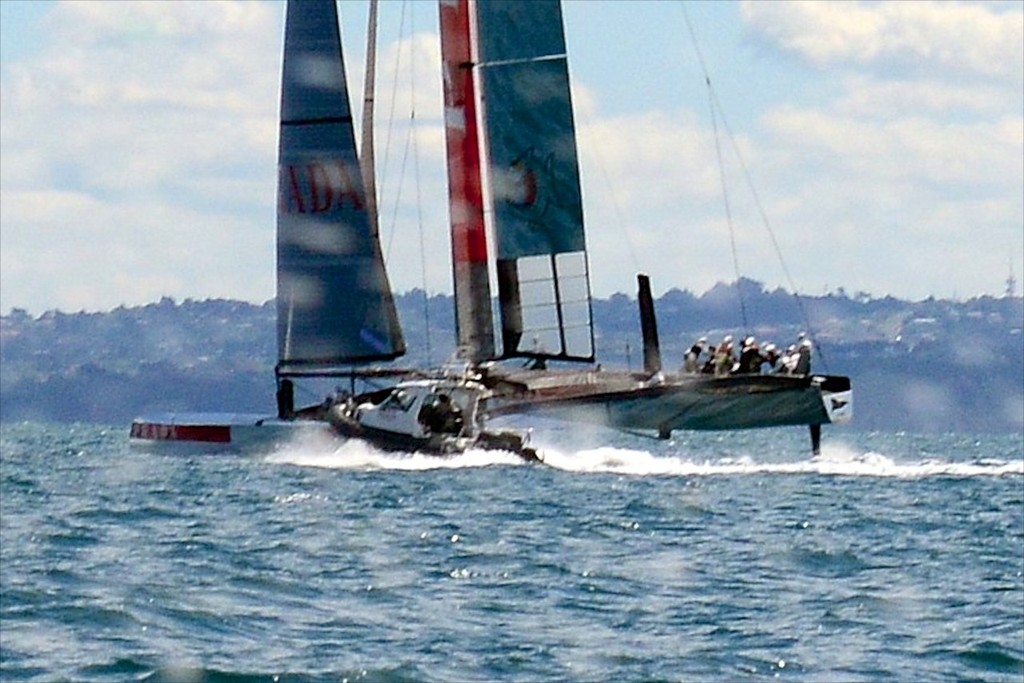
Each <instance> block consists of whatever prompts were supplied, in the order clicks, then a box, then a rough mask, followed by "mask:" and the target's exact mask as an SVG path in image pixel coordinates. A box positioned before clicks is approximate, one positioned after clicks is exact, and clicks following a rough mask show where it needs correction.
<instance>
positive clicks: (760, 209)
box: [714, 94, 828, 372]
mask: <svg viewBox="0 0 1024 683" xmlns="http://www.w3.org/2000/svg"><path fill="white" fill-rule="evenodd" d="M714 102H715V106H716V107H717V109H718V111H719V113H720V114H721V116H722V125H723V126H724V127H725V131H726V133H727V134H728V136H729V142H730V143H731V144H732V148H733V154H735V155H736V160H737V162H738V163H739V165H740V169H741V170H742V171H743V178H744V180H746V183H747V188H748V189H749V190H750V195H751V197H752V198H753V199H754V206H756V207H757V213H758V215H759V216H760V217H761V222H762V223H763V224H764V227H765V230H766V231H767V232H768V237H769V238H770V240H771V243H772V249H774V251H775V257H776V258H777V259H778V260H779V266H780V267H781V268H782V272H783V274H784V275H785V276H786V283H787V284H788V285H789V287H790V289H792V290H793V298H794V299H795V300H796V304H797V308H798V309H799V310H800V317H801V318H803V323H804V325H805V326H806V328H807V334H809V335H810V336H811V339H816V338H817V335H816V334H815V332H814V330H813V329H812V326H811V319H810V316H809V315H808V313H807V309H806V308H805V307H804V301H803V297H801V296H800V292H799V290H798V289H797V286H796V283H795V281H794V280H793V276H792V275H791V274H790V272H789V266H787V265H786V260H785V258H783V256H782V248H781V247H780V246H779V242H778V240H777V239H776V237H775V230H773V229H772V225H771V222H770V221H769V220H768V214H767V213H766V212H765V210H764V205H763V204H762V203H761V197H760V196H759V195H758V194H757V188H756V187H755V186H754V180H753V178H752V176H751V175H750V170H749V169H748V168H747V164H746V162H745V161H744V159H743V155H742V154H741V153H740V148H739V144H738V143H737V142H736V136H735V135H733V132H732V130H731V129H730V128H729V123H728V121H726V120H725V112H724V110H723V109H722V103H721V102H720V101H719V100H718V95H717V94H715V95H714ZM814 349H815V351H816V352H817V354H818V357H819V358H820V359H821V363H822V365H824V366H825V371H826V372H828V362H827V361H826V360H825V352H824V351H823V350H822V349H821V346H820V345H819V344H815V345H814Z"/></svg>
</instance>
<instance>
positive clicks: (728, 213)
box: [705, 79, 750, 336]
mask: <svg viewBox="0 0 1024 683" xmlns="http://www.w3.org/2000/svg"><path fill="white" fill-rule="evenodd" d="M705 82H706V83H707V85H708V108H709V109H710V110H711V129H712V130H713V131H714V132H715V155H716V156H717V157H718V177H719V180H720V181H721V183H722V201H723V202H724V203H725V222H726V224H727V225H728V226H729V246H730V247H731V248H732V267H733V270H734V271H735V273H736V297H737V298H738V299H739V300H740V316H741V317H742V319H743V335H744V336H749V334H750V324H749V323H748V322H747V304H746V302H745V301H744V300H743V283H742V282H741V280H740V259H739V255H738V253H737V251H736V228H735V226H734V225H733V222H732V209H731V208H730V206H729V188H728V186H727V185H726V182H725V162H724V161H723V160H722V144H721V142H720V140H719V136H718V117H717V116H715V97H714V92H713V91H712V89H711V80H710V79H705Z"/></svg>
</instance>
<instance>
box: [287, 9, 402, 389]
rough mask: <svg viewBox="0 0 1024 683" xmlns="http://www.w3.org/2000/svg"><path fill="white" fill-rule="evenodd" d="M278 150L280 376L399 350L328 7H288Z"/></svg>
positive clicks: (394, 354)
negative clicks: (368, 208)
mask: <svg viewBox="0 0 1024 683" xmlns="http://www.w3.org/2000/svg"><path fill="white" fill-rule="evenodd" d="M284 40H285V44H284V60H283V66H282V78H281V123H280V126H281V127H280V138H279V150H278V214H277V342H278V359H279V360H278V372H279V374H284V375H288V374H306V373H309V374H320V373H324V374H329V373H330V371H331V370H333V369H336V368H339V367H342V366H344V365H346V364H351V363H359V362H366V361H379V360H387V359H392V358H397V357H399V356H401V355H402V354H403V353H404V352H405V342H404V341H403V338H402V333H401V329H400V327H399V324H398V316H397V313H396V311H395V305H394V299H393V296H392V293H391V287H390V285H389V283H388V277H387V273H386V272H385V270H384V262H383V258H382V255H381V248H380V240H379V237H378V235H377V231H376V223H375V221H371V220H370V216H369V213H368V210H367V198H366V191H365V184H364V182H363V177H362V171H361V170H360V167H359V162H358V158H357V155H356V144H355V132H354V128H353V124H352V114H351V109H350V107H349V96H348V89H347V87H346V80H345V63H344V58H343V56H342V52H341V39H340V29H339V25H338V17H337V8H336V6H335V4H334V2H289V3H288V6H287V15H286V20H285V39H284Z"/></svg>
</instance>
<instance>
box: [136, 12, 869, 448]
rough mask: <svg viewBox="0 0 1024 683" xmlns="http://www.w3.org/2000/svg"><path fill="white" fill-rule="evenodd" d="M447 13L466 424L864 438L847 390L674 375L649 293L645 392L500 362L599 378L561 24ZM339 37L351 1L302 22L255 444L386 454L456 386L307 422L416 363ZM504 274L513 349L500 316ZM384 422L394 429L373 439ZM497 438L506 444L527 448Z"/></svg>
mask: <svg viewBox="0 0 1024 683" xmlns="http://www.w3.org/2000/svg"><path fill="white" fill-rule="evenodd" d="M439 7H440V25H441V47H442V63H443V68H444V74H443V75H444V86H445V125H446V143H447V150H448V168H449V200H450V217H451V248H452V263H453V280H454V286H455V299H456V313H457V315H456V322H457V327H458V332H459V342H460V350H461V353H462V358H463V359H464V360H465V361H467V363H468V369H469V371H470V374H468V375H466V376H465V377H463V379H461V380H459V381H458V385H459V386H458V388H459V390H460V391H464V392H466V393H467V394H468V395H470V396H471V399H472V400H471V401H468V402H467V403H466V405H465V406H462V407H463V409H464V412H465V413H467V414H473V415H480V416H486V415H496V414H500V413H503V412H515V413H530V412H544V413H545V414H549V415H553V416H557V417H563V418H566V419H569V420H575V421H579V420H583V421H595V422H600V423H602V424H606V425H610V426H613V427H621V428H631V429H652V430H656V431H657V432H658V433H659V434H660V435H663V436H667V435H668V434H671V431H672V430H673V429H744V428H754V427H767V426H778V425H796V424H806V425H810V426H811V427H812V436H813V437H814V443H815V445H817V435H816V434H817V432H816V429H817V428H818V427H819V426H820V425H821V424H824V423H828V422H833V421H839V420H844V419H848V418H849V416H850V414H851V410H852V404H851V400H850V398H851V393H850V384H849V379H848V378H845V377H827V376H810V375H805V376H800V377H793V376H789V377H774V376H740V377H724V378H712V377H698V376H684V375H665V374H663V373H661V372H660V359H659V358H658V354H657V350H656V348H657V339H656V337H657V335H656V326H655V325H654V321H653V303H652V302H651V301H650V292H649V287H647V288H643V287H642V288H641V299H643V301H642V304H644V305H642V311H643V313H642V317H643V318H645V319H644V325H643V327H644V329H645V342H646V343H647V345H648V348H647V349H645V361H646V362H645V370H644V372H642V373H632V372H627V371H606V370H604V371H603V370H601V369H600V366H597V367H592V366H591V367H584V368H583V369H579V365H577V366H574V367H572V368H568V369H566V368H564V367H563V368H559V369H557V370H544V369H540V368H539V365H540V364H538V365H537V366H535V367H534V368H533V369H523V368H520V367H512V366H511V364H505V365H502V364H492V363H490V362H485V361H496V360H502V359H508V358H513V357H527V358H534V359H536V360H538V361H539V360H548V359H555V360H566V361H588V362H589V361H593V360H594V358H595V353H594V333H593V318H592V313H591V295H590V275H589V269H588V264H587V256H586V239H585V235H584V229H583V210H582V201H581V193H580V179H579V170H578V161H577V150H576V138H575V125H574V121H573V114H572V104H571V100H570V92H569V80H568V67H567V58H566V50H565V40H564V31H563V26H562V14H561V6H560V4H559V2H558V0H531V1H530V2H516V1H514V0H478V1H477V2H473V3H470V2H469V0H439ZM373 14H374V13H373V12H371V16H372V15H373ZM340 37H341V36H340V30H339V25H338V16H337V8H336V5H335V1H334V0H301V1H298V0H291V1H290V2H289V3H288V5H287V14H286V29H285V50H284V60H283V68H282V86H281V128H280V143H279V144H280V147H279V164H278V238H277V240H278V241H277V258H278V262H277V278H278V292H277V306H278V325H277V326H278V351H279V356H278V363H277V367H276V374H277V376H278V379H279V406H278V419H276V420H275V419H273V418H270V419H262V418H261V419H260V420H258V421H257V422H255V423H254V424H255V425H256V426H259V425H270V424H274V425H286V424H289V423H290V422H292V421H297V420H296V418H308V419H307V420H306V421H307V422H308V421H314V422H315V421H320V422H321V423H323V422H324V421H328V422H331V424H332V426H335V427H336V428H337V429H338V430H339V431H342V433H354V434H368V435H372V434H377V432H379V431H380V430H379V429H377V428H378V427H379V426H380V425H381V424H384V423H385V422H389V421H390V418H389V417H388V416H386V415H384V414H383V411H384V410H388V409H390V407H392V406H397V407H398V408H401V409H402V411H404V412H408V411H409V409H410V406H412V405H414V404H415V402H414V403H410V402H409V400H408V399H409V398H410V397H416V400H418V401H420V403H422V404H423V405H424V406H426V405H427V403H428V402H431V401H433V398H434V397H435V395H436V394H437V393H438V391H439V390H440V388H441V387H442V385H446V383H450V382H451V381H452V377H451V376H450V375H445V374H444V373H443V372H439V371H436V370H434V371H432V370H430V369H420V371H419V375H420V377H421V378H422V377H424V376H426V377H427V378H428V380H429V381H428V385H429V386H427V385H422V384H420V385H415V386H413V385H412V384H409V385H408V386H406V387H404V388H403V387H402V384H401V383H399V385H398V387H396V388H395V389H394V390H393V393H392V394H390V395H389V394H388V393H387V392H386V391H385V392H384V393H381V392H377V391H375V392H370V393H367V394H363V395H359V396H355V397H351V396H348V397H338V398H337V400H336V401H335V402H334V403H333V404H332V405H324V406H311V407H309V408H307V409H303V410H299V411H294V410H293V405H292V400H291V393H290V392H291V382H290V380H289V379H288V378H290V377H296V376H336V375H350V376H358V375H363V376H366V375H374V374H389V373H390V374H397V373H399V372H402V371H400V370H389V369H387V368H383V369H382V368H371V367H368V365H367V364H369V363H375V362H379V361H385V360H391V359H395V358H398V357H400V356H401V355H402V354H403V353H404V352H405V343H404V341H403V338H402V333H401V329H400V327H399V323H398V318H397V314H396V311H395V306H394V301H393V297H392V294H391V291H390V286H389V283H388V278H387V274H386V272H385V268H384V263H383V258H382V254H381V249H380V241H379V236H378V234H377V227H376V226H377V222H376V217H375V216H373V215H372V213H371V210H370V207H372V206H373V202H369V201H368V199H370V197H368V195H367V190H366V187H367V183H366V182H364V180H365V178H364V176H363V172H362V171H361V169H360V165H359V163H358V157H357V152H356V144H355V136H354V131H353V125H352V115H351V109H350V106H349V97H348V92H347V89H346V81H345V68H344V61H343V56H342V51H341V43H340ZM475 73H476V74H477V75H476V76H474V74H475ZM367 80H368V81H369V80H370V79H369V78H368V79H367ZM477 85H479V90H480V91H481V92H478V88H477ZM478 110H479V111H478ZM481 123H482V125H481ZM368 173H370V174H371V175H370V176H369V177H371V178H372V169H371V170H369V171H368ZM485 184H486V187H487V188H488V189H489V192H486V193H485V192H483V188H484V187H485ZM485 195H486V196H489V197H490V201H491V203H492V210H491V215H492V219H493V224H492V226H491V227H492V228H493V230H492V233H493V235H494V241H493V244H489V243H488V239H487V230H486V228H485V224H484V211H483V197H484V196H485ZM491 252H493V253H491ZM491 268H493V269H494V272H495V276H494V280H495V281H496V282H497V285H498V293H497V300H498V305H499V315H498V316H497V317H498V330H497V331H498V332H500V334H496V330H495V329H494V327H495V324H494V322H493V317H494V316H493V315H492V313H491V290H490V280H491V275H490V269H491ZM641 281H642V282H645V281H646V280H645V279H642V280H641ZM644 292H646V294H644ZM645 297H646V298H645ZM355 368H359V369H358V370H357V369H355ZM431 373H433V374H431ZM431 377H433V379H430V378H431ZM403 391H404V393H403ZM282 397H283V398H282ZM392 399H393V400H392ZM466 408H471V409H470V410H468V411H467V410H465V409H466ZM477 408H479V410H478V409H477ZM378 409H379V410H380V411H381V412H374V411H378ZM370 414H373V415H374V417H375V418H380V420H381V421H376V422H375V421H373V420H369V419H363V416H366V415H370ZM331 416H334V418H333V419H332V417H331ZM385 417H388V419H387V420H385V419H384V418H385ZM483 419H485V418H484V417H481V420H483ZM406 422H407V423H408V424H406V425H405V427H403V428H401V429H400V430H398V431H395V430H394V429H392V430H391V431H392V433H391V434H389V435H388V436H390V437H394V436H396V435H397V436H401V437H403V440H404V439H405V437H408V436H410V435H411V436H412V437H413V441H412V442H411V443H414V444H417V445H418V446H424V447H428V446H429V447H432V448H435V450H439V451H440V452H450V448H451V447H452V442H451V440H448V441H445V442H444V443H443V444H441V445H440V446H439V447H438V446H437V444H433V445H431V444H432V442H430V440H431V439H433V438H434V437H436V436H437V435H429V434H424V433H422V432H423V426H424V425H423V424H422V423H421V422H420V421H418V420H417V419H416V418H415V417H413V418H411V419H408V420H406ZM470 422H471V423H472V424H470V427H469V428H468V429H467V430H466V431H462V432H460V434H459V435H458V439H461V441H459V443H466V444H469V445H470V446H474V445H475V444H479V443H480V441H479V438H478V437H479V436H480V435H481V434H483V431H484V430H483V425H482V422H481V423H480V424H476V423H475V422H474V421H470ZM250 426H252V425H250ZM348 428H350V430H349V431H346V429H348ZM374 430H377V431H374ZM140 431H144V430H141V429H140ZM257 431H258V430H257ZM134 432H135V428H134V427H133V433H134ZM146 433H148V432H146ZM490 436H491V437H493V440H492V441H490V443H492V444H493V443H504V444H507V443H509V442H510V441H509V440H508V439H506V436H507V435H501V434H493V433H492V434H490ZM428 442H430V443H428ZM512 442H515V439H512ZM519 443H520V445H521V446H522V445H523V444H522V442H519ZM418 446H417V447H418ZM458 447H460V448H461V446H458ZM523 450H524V453H525V448H524V449H523Z"/></svg>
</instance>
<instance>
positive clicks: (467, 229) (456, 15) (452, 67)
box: [439, 0, 494, 362]
mask: <svg viewBox="0 0 1024 683" xmlns="http://www.w3.org/2000/svg"><path fill="white" fill-rule="evenodd" d="M439 11H440V17H441V61H442V69H443V75H444V107H445V117H444V118H445V140H446V146H447V152H448V210H449V214H450V221H451V236H452V270H453V273H452V275H453V279H454V285H455V319H456V326H457V327H458V330H459V347H460V351H461V353H462V354H464V355H465V357H466V358H467V360H470V361H474V362H478V361H483V360H487V359H489V358H493V357H494V325H493V322H492V313H491V285H490V278H489V274H488V262H487V233H486V228H485V226H484V210H483V196H482V194H481V168H480V145H479V133H478V131H477V121H476V105H475V95H474V86H473V70H472V68H473V56H472V53H471V44H472V43H471V37H470V11H469V0H440V3H439Z"/></svg>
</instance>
